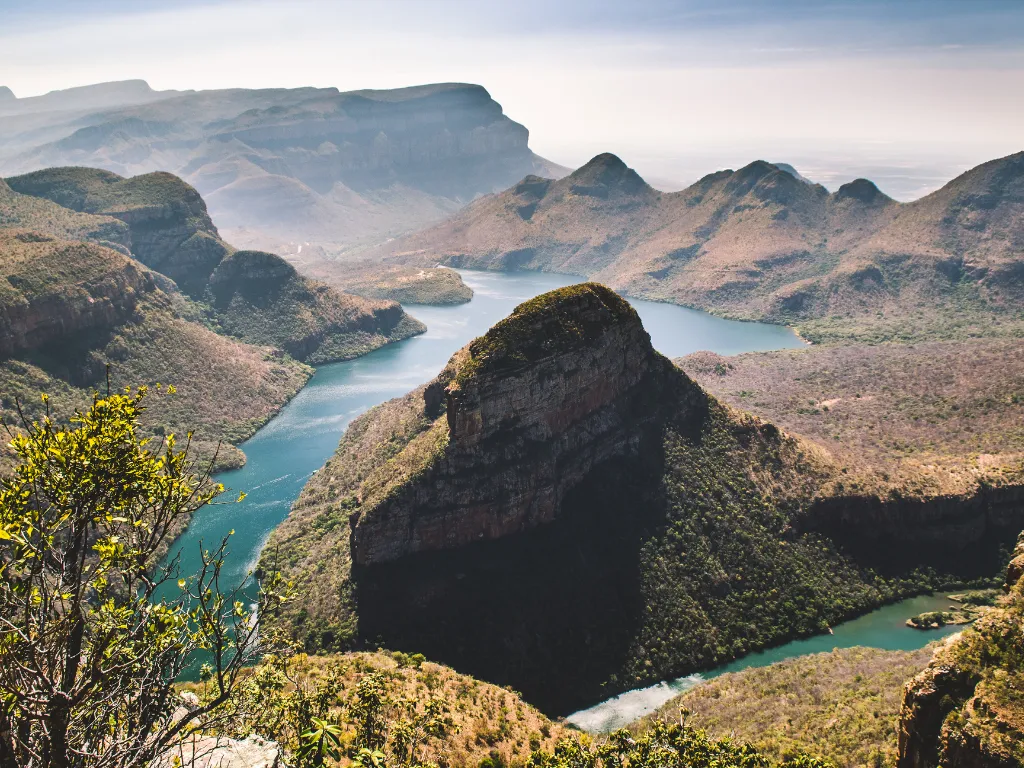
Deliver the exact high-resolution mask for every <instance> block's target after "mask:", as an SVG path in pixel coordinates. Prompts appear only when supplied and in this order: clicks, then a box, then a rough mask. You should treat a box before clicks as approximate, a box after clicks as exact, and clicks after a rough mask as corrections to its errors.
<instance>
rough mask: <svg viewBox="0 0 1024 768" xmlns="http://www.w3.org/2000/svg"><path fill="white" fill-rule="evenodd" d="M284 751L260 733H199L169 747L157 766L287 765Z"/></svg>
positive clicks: (256, 767) (235, 767) (244, 767)
mask: <svg viewBox="0 0 1024 768" xmlns="http://www.w3.org/2000/svg"><path fill="white" fill-rule="evenodd" d="M282 752H283V750H282V749H281V747H280V746H278V744H277V743H276V742H273V741H267V740H265V739H261V738H260V737H259V736H249V737H248V738H246V739H230V738H227V737H226V736H204V737H198V736H196V737H191V738H186V739H184V740H183V741H182V743H181V744H180V745H179V746H178V747H176V748H174V749H171V750H168V751H167V752H166V753H165V754H164V755H163V756H161V757H160V758H159V759H158V760H157V761H156V763H155V764H154V766H153V768H176V767H177V766H180V768H284V756H283V754H282Z"/></svg>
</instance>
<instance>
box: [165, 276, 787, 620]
mask: <svg viewBox="0 0 1024 768" xmlns="http://www.w3.org/2000/svg"><path fill="white" fill-rule="evenodd" d="M460 272H461V274H462V277H463V279H464V280H465V282H466V283H467V284H468V285H469V286H470V287H471V288H472V289H473V292H474V296H473V299H472V300H471V301H470V302H468V303H467V304H461V305H459V306H454V307H432V306H423V305H416V306H410V307H408V310H409V312H410V314H412V315H413V316H415V317H417V318H419V319H420V320H422V321H423V322H424V323H426V325H427V332H426V333H424V334H421V335H419V336H415V337H413V338H411V339H406V340H405V341H401V342H398V343H396V344H388V345H387V346H385V347H382V348H381V349H378V350H376V351H374V352H371V353H370V354H368V355H364V356H363V357H359V358H356V359H355V360H349V361H346V362H343V363H332V364H329V365H324V366H321V367H320V368H318V369H317V370H316V373H315V374H314V375H313V377H312V378H311V379H310V380H309V383H308V384H307V385H306V386H305V387H304V388H303V389H302V391H301V392H299V393H298V394H297V395H296V396H295V398H294V399H292V401H291V402H290V403H288V404H287V405H286V406H285V407H284V408H282V409H281V411H280V413H278V414H277V416H275V417H274V418H273V419H272V420H271V421H270V422H268V423H267V424H266V425H265V426H264V427H263V428H262V429H260V430H259V431H258V432H257V433H256V434H255V435H253V436H252V437H251V438H250V439H249V440H247V441H246V442H245V443H243V444H242V445H241V446H240V447H241V448H242V450H243V451H245V455H246V463H245V466H243V467H242V468H241V469H236V470H231V471H229V472H223V473H221V474H220V475H218V476H217V478H216V479H217V480H218V481H219V482H222V483H224V485H225V486H226V487H227V488H228V489H229V490H228V493H225V494H224V498H225V499H227V498H232V499H233V498H234V496H236V495H237V494H238V492H239V491H244V492H245V493H246V494H247V495H246V498H245V500H244V501H242V502H241V503H240V504H234V503H224V504H215V505H211V506H208V507H205V508H204V509H201V510H200V511H199V512H198V513H196V515H195V516H194V518H193V520H192V521H191V523H190V524H189V527H188V529H187V530H186V531H185V533H184V534H182V536H181V537H180V538H179V539H178V541H176V542H175V544H174V546H173V547H172V548H171V554H173V553H176V552H180V553H181V572H182V574H183V575H184V574H191V573H195V572H196V571H197V570H198V567H199V560H200V547H201V546H204V547H206V548H208V549H209V548H211V547H212V546H214V545H216V544H217V543H219V542H220V540H221V539H222V538H223V537H224V536H227V535H228V534H229V533H231V532H232V531H234V533H232V534H231V539H230V547H229V552H228V556H227V557H226V558H225V565H224V568H223V569H222V572H221V589H222V590H223V591H225V592H227V591H230V590H231V589H234V588H235V587H236V586H238V585H241V584H244V589H243V592H244V595H245V598H246V599H247V600H248V601H249V602H252V601H253V600H254V599H255V593H256V587H255V585H254V584H253V583H252V580H251V579H247V576H248V574H249V572H250V571H251V570H252V569H253V568H254V567H255V565H256V561H257V560H258V558H259V554H260V550H261V549H262V548H263V545H264V544H265V543H266V541H267V538H268V537H269V536H270V533H271V531H273V530H274V528H275V527H277V526H278V525H279V524H280V523H281V521H282V520H284V518H285V517H286V516H287V515H288V510H289V509H290V508H291V504H292V502H293V501H294V500H295V499H296V498H297V497H298V495H299V492H300V491H301V490H302V487H303V486H304V485H305V484H306V481H307V480H308V479H309V477H310V475H312V474H313V472H315V471H316V470H317V469H319V468H320V467H322V466H323V464H324V462H326V461H327V459H328V458H329V457H330V456H331V454H332V453H334V449H335V448H337V446H338V440H339V439H340V438H341V435H342V433H343V432H344V431H345V428H346V427H347V426H348V425H349V423H350V422H351V421H352V419H354V418H355V417H357V416H358V415H359V414H361V413H364V412H365V411H367V410H368V409H370V408H372V407H373V406H375V405H377V404H379V403H382V402H384V401H385V400H389V399H391V398H393V397H398V396H400V395H404V394H405V393H406V392H408V391H409V390H411V389H415V388H416V387H417V386H419V385H420V384H423V383H424V382H427V381H429V380H430V379H432V378H433V377H434V376H436V375H437V374H438V373H439V372H440V371H441V369H442V368H443V367H444V366H445V364H446V363H447V362H448V359H449V358H450V357H451V356H452V354H454V353H455V352H456V351H457V350H459V349H460V348H462V347H463V346H465V344H466V343H467V342H469V341H470V340H472V339H474V338H476V337H477V336H480V335H481V334H483V333H485V332H486V331H487V329H488V328H490V327H491V326H492V325H494V324H495V323H496V322H498V321H499V320H501V319H502V318H504V317H506V316H507V315H508V314H509V313H510V312H511V311H512V309H513V308H514V307H515V306H516V305H517V304H520V303H521V302H523V301H526V300H527V299H530V298H533V297H534V296H537V295H539V294H541V293H545V292H546V291H550V290H553V289H555V288H560V287H562V286H565V285H571V284H573V283H577V282H579V281H580V278H578V277H574V276H571V275H557V274H546V273H539V272H511V273H503V272H480V271H470V270H460ZM632 304H633V306H634V307H636V309H637V312H638V313H639V314H640V317H641V319H642V320H643V323H644V327H645V328H646V329H647V331H648V332H649V333H650V334H651V340H652V342H653V343H654V346H655V347H656V348H657V349H658V350H659V351H661V352H662V353H663V354H665V355H668V356H669V357H679V356H682V355H686V354H689V353H690V352H696V351H698V350H711V351H714V352H720V353H722V354H737V353H739V352H746V351H754V350H768V349H781V348H784V347H800V346H803V342H802V341H800V339H799V338H798V337H797V336H796V335H795V334H794V333H793V332H792V331H791V330H789V329H788V328H783V327H781V326H777V325H767V324H764V323H743V322H737V321H734V320H723V319H722V318H719V317H714V316H712V315H709V314H707V313H705V312H699V311H697V310H692V309H686V308H685V307H679V306H675V305H673V304H659V303H655V302H650V301H633V302H632ZM172 586H173V585H169V586H168V592H167V596H171V593H172V591H173V590H172Z"/></svg>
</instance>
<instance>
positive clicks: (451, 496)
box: [352, 284, 675, 566]
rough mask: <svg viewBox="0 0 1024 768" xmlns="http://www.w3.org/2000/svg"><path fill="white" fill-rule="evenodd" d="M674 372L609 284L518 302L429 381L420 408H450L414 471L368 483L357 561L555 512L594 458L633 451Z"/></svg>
mask: <svg viewBox="0 0 1024 768" xmlns="http://www.w3.org/2000/svg"><path fill="white" fill-rule="evenodd" d="M673 374H674V372H673V371H672V367H671V364H670V363H669V362H668V361H667V360H665V359H664V358H662V357H661V356H660V355H658V354H657V353H655V352H654V350H653V348H652V347H651V342H650V337H649V336H648V334H647V332H646V331H645V330H644V328H643V326H642V325H641V323H640V319H639V317H638V316H637V315H636V312H635V310H633V309H632V307H630V306H629V304H628V303H627V302H625V301H624V300H623V299H622V298H620V297H619V296H617V295H616V294H615V293H613V292H612V291H610V290H609V289H607V288H605V287H603V286H600V285H597V284H584V285H580V286H576V287H575V288H573V289H571V290H567V291H561V292H556V293H555V294H551V295H547V296H544V297H540V298H539V299H536V300H534V301H532V302H527V303H526V304H524V305H522V306H520V307H519V308H517V309H516V311H515V313H513V314H512V315H511V316H510V317H509V318H508V319H506V320H504V321H502V322H501V323H499V324H498V325H496V326H495V327H494V328H492V329H491V330H490V331H489V332H488V333H487V334H486V335H485V336H483V337H481V338H479V339H477V340H476V341H474V342H473V343H471V344H470V345H469V346H468V347H467V348H466V349H464V350H463V351H462V352H460V353H459V354H457V355H456V356H455V357H454V358H453V360H452V362H451V363H450V364H449V365H448V367H447V368H446V369H445V371H444V372H443V373H442V374H441V376H439V377H438V379H436V380H435V381H434V382H433V383H432V384H431V385H429V386H428V387H427V388H426V390H425V392H424V400H425V404H426V405H425V410H426V412H427V413H428V414H435V415H438V414H440V413H441V412H442V411H443V414H444V415H438V416H437V421H436V422H435V425H434V427H432V432H433V433H434V434H433V435H432V436H431V437H430V438H428V440H430V441H432V442H433V444H432V445H429V446H424V450H423V454H422V456H420V457H418V461H416V462H415V463H414V464H413V465H412V466H411V467H410V469H409V476H408V477H405V476H400V477H392V478H388V479H387V482H386V483H382V484H381V485H380V487H377V488H373V489H372V490H369V491H368V493H369V497H367V498H364V500H363V507H362V511H361V512H360V513H358V515H357V516H356V518H355V519H354V521H353V526H352V556H353V560H354V562H355V564H356V565H357V566H369V565H373V564H375V563H381V562H387V561H391V560H396V559H398V558H401V557H405V556H408V555H411V554H414V553H417V552H424V551H437V550H441V549H455V548H458V547H462V546H465V545H467V544H471V543H476V542H480V541H485V540H493V539H498V538H501V537H503V536H509V535H511V534H514V533H520V532H523V531H526V530H529V529H531V528H534V527H536V526H539V525H543V524H545V523H550V522H552V521H553V520H554V519H555V518H556V517H557V516H558V514H559V510H560V509H561V505H562V502H563V500H564V499H565V497H566V495H567V494H568V493H570V492H571V491H572V490H573V488H574V487H575V486H577V485H578V484H579V483H580V482H581V480H582V479H583V478H584V477H586V476H587V475H588V474H589V473H590V472H591V471H592V470H593V469H594V468H595V467H596V466H599V465H600V464H602V463H604V462H608V461H610V460H611V459H613V458H617V457H627V456H634V455H636V453H637V451H638V448H639V445H640V443H641V441H642V437H643V433H644V431H645V429H646V428H647V427H649V426H650V424H652V423H653V422H654V421H655V420H657V418H658V417H659V414H660V409H659V408H658V407H651V405H652V404H653V403H657V402H658V401H659V400H661V399H662V397H663V396H664V394H666V390H667V389H669V388H670V387H672V382H673V380H674V378H675V377H674V376H673ZM428 434H429V433H428ZM400 481H404V482H402V483H401V484H400V485H399V482H400Z"/></svg>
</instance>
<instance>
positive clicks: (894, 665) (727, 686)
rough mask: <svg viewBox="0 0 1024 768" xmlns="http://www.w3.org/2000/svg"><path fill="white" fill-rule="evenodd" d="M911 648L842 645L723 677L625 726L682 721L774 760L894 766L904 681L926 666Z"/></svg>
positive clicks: (843, 767)
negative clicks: (803, 756)
mask: <svg viewBox="0 0 1024 768" xmlns="http://www.w3.org/2000/svg"><path fill="white" fill-rule="evenodd" d="M934 652H935V646H934V645H931V646H926V647H925V648H922V649H920V650H917V651H883V650H880V649H877V648H844V649H836V650H834V651H832V652H831V653H818V654H811V655H808V656H800V657H797V658H795V659H789V660H787V661H783V662H779V663H777V664H772V665H771V666H768V667H761V668H757V669H747V670H744V671H742V672H734V673H731V674H727V675H722V676H721V677H717V678H715V679H713V680H709V681H708V682H706V683H702V684H701V685H699V686H697V687H696V688H694V689H693V690H691V691H688V692H686V693H684V694H683V695H681V696H678V697H676V698H674V699H672V700H671V701H670V702H668V703H667V704H665V705H664V706H662V707H661V708H660V709H659V710H658V711H657V712H656V713H655V714H653V715H650V716H648V717H647V718H644V719H643V720H641V721H640V722H638V723H636V724H635V725H633V726H632V727H631V729H632V730H634V731H644V730H646V729H647V728H649V727H650V725H651V723H652V721H654V720H666V721H668V722H675V721H678V720H679V717H680V713H681V712H682V713H685V719H686V722H687V724H689V725H692V726H695V727H698V728H703V729H706V730H707V731H708V733H709V734H710V735H712V736H714V737H717V738H721V737H730V738H733V739H736V740H740V741H744V742H749V743H751V744H753V745H754V746H755V747H756V748H757V749H759V750H761V751H762V752H763V753H765V754H766V755H768V756H769V757H772V758H774V759H776V760H785V759H787V758H789V757H792V756H794V755H795V754H798V753H800V752H808V753H810V754H814V755H817V756H819V757H822V758H825V759H827V760H829V761H831V762H832V763H834V764H835V765H836V766H839V768H854V766H881V765H893V764H894V763H895V762H896V722H897V719H898V717H899V712H900V703H901V701H902V698H903V685H904V684H905V683H906V681H907V680H909V679H910V678H911V677H913V676H914V675H915V674H917V673H918V672H919V671H920V670H921V669H923V668H924V667H925V666H927V664H928V662H929V661H930V660H931V658H932V655H933V653H934Z"/></svg>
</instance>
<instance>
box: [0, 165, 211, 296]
mask: <svg viewBox="0 0 1024 768" xmlns="http://www.w3.org/2000/svg"><path fill="white" fill-rule="evenodd" d="M7 181H8V184H9V186H10V187H11V189H13V190H14V191H15V192H19V193H21V194H24V195H32V196H34V197H41V198H45V199H48V200H52V201H53V202H55V203H58V204H59V205H62V206H65V207H67V208H71V209H72V210H75V211H79V212H83V213H92V214H103V215H106V216H110V217H113V218H115V219H119V220H121V221H123V222H124V223H125V224H127V225H128V230H129V234H130V242H129V243H128V244H127V245H128V246H129V247H130V249H131V252H132V255H133V256H135V258H137V259H138V260H139V261H141V262H142V263H143V264H145V265H146V266H148V267H150V268H152V269H155V270H156V271H158V272H160V273H162V274H164V275H166V276H167V277H170V278H171V279H172V280H174V281H175V282H176V283H177V284H178V285H179V286H180V287H181V288H182V290H184V291H185V292H186V293H188V294H190V295H191V296H193V297H194V298H202V296H203V294H204V292H205V290H206V284H207V281H208V280H209V278H210V275H211V273H212V272H213V270H214V269H216V267H217V265H218V264H220V262H221V260H222V259H223V258H224V257H225V256H226V255H227V254H228V253H229V252H230V250H231V249H230V248H229V246H228V245H227V244H226V243H224V242H223V241H222V240H221V239H220V236H219V235H218V234H217V228H216V227H214V225H213V221H212V220H211V219H210V216H209V214H208V213H207V210H206V203H205V202H203V198H202V197H201V196H200V195H199V193H198V192H197V191H196V190H195V189H193V188H192V187H191V186H189V185H188V184H186V183H185V182H184V181H182V180H181V179H179V178H178V177H177V176H174V175H173V174H170V173H150V174H145V175H142V176H135V177H132V178H130V179H125V178H122V177H121V176H118V175H117V174H115V173H110V172H109V171H102V170H99V169H95V168H48V169H46V170H43V171H37V172H35V173H29V174H26V175H24V176H17V177H14V178H11V179H8V180H7Z"/></svg>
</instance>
